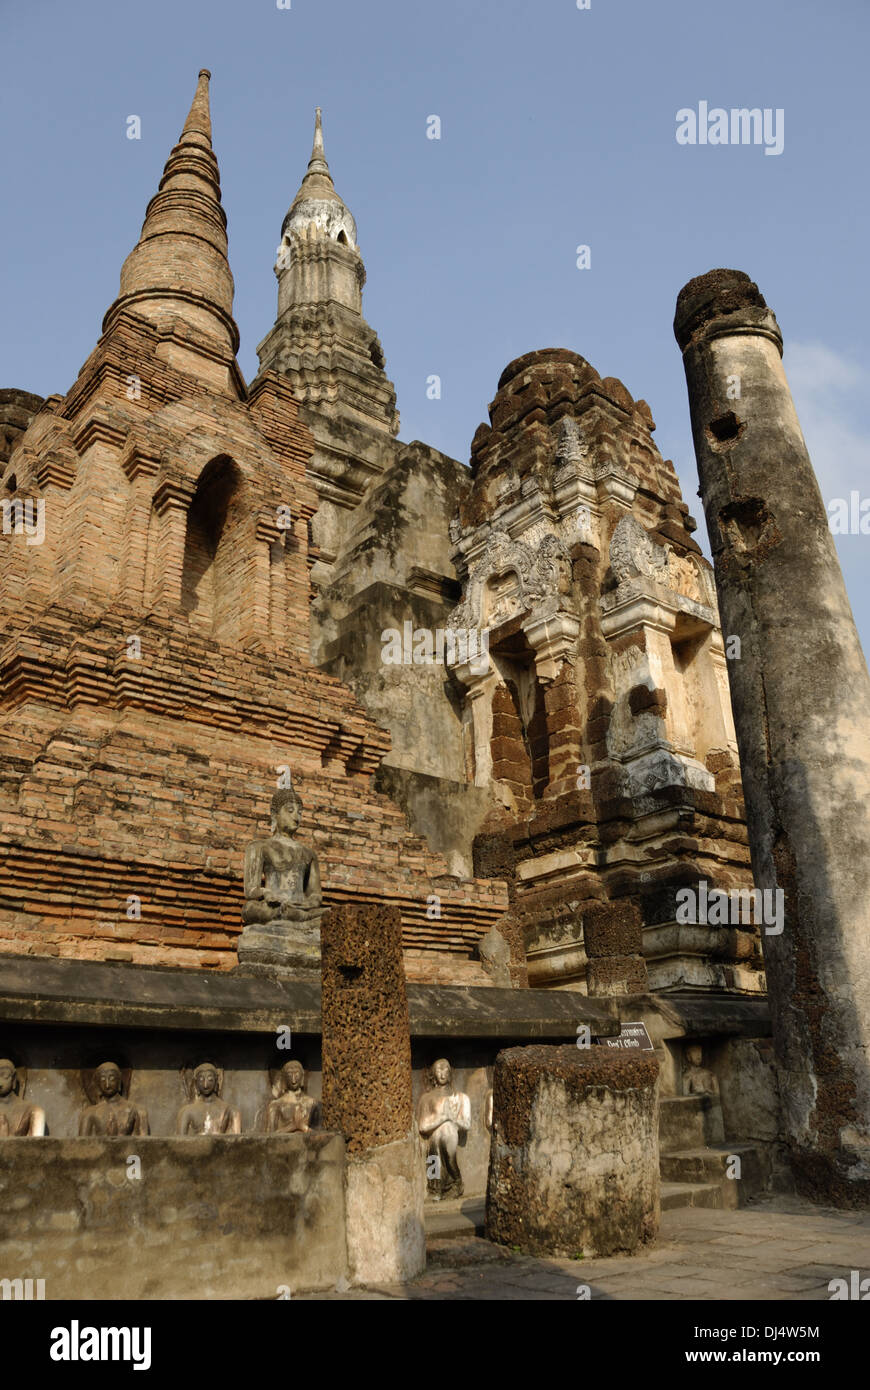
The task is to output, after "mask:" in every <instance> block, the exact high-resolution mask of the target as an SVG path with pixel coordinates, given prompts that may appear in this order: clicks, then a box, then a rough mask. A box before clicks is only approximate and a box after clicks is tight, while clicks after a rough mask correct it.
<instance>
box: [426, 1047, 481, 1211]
mask: <svg viewBox="0 0 870 1390" xmlns="http://www.w3.org/2000/svg"><path fill="white" fill-rule="evenodd" d="M429 1080H430V1083H431V1084H430V1087H429V1090H428V1091H424V1092H423V1094H422V1095H421V1097H420V1099H419V1100H418V1102H417V1128H418V1129H419V1131H420V1134H421V1135H422V1136H423V1138H424V1139H425V1140H426V1141H427V1163H426V1173H427V1186H428V1189H429V1195H430V1197H432V1198H433V1200H434V1201H436V1202H437V1201H441V1200H443V1198H445V1197H461V1196H462V1194H463V1192H464V1191H465V1188H464V1187H463V1184H462V1174H461V1173H460V1171H459V1163H458V1160H457V1157H456V1151H457V1149H458V1148H459V1144H460V1140H461V1139H462V1138H464V1136H465V1135H466V1134H467V1133H468V1131H469V1129H470V1128H471V1101H470V1100H469V1098H468V1096H467V1095H465V1093H464V1092H463V1091H457V1090H455V1089H454V1086H453V1070H452V1068H451V1066H450V1063H449V1062H448V1061H447V1059H446V1058H445V1057H439V1059H438V1061H437V1062H435V1063H434V1064H433V1066H432V1069H431V1071H430V1073H429ZM436 1159H437V1162H435V1163H433V1160H436Z"/></svg>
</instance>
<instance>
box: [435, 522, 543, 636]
mask: <svg viewBox="0 0 870 1390" xmlns="http://www.w3.org/2000/svg"><path fill="white" fill-rule="evenodd" d="M570 583H571V561H570V557H569V555H568V552H567V550H566V549H565V547H564V545H563V544H562V542H561V541H560V540H559V538H558V536H556V535H553V534H552V533H551V534H550V535H547V536H545V537H544V539H543V540H542V541H541V543H540V545H539V546H538V547H537V548H536V549H535V550H533V549H532V548H531V547H530V546H528V545H526V544H524V542H522V541H515V540H512V539H511V537H510V536H509V535H508V534H507V532H506V531H493V532H492V534H491V535H490V537H489V539H488V540H487V542H486V545H485V546H484V548H483V550H482V551H481V553H480V555H479V556H478V557H477V559H476V560H475V561H474V562H473V564H472V565H471V568H470V569H469V573H468V579H467V580H466V586H465V597H464V598H463V600H462V602H461V603H460V604H459V605H458V607H456V608H455V609H454V610H453V612H452V613H451V614H450V618H449V623H450V626H451V627H454V628H456V627H464V628H469V629H470V628H490V629H491V628H495V627H499V626H500V625H501V624H502V623H505V622H507V621H509V620H510V619H511V618H515V617H518V616H520V615H525V614H527V613H529V612H530V611H531V609H532V608H534V607H535V606H536V605H538V604H540V603H541V602H543V601H544V600H545V599H549V598H554V597H557V596H558V595H559V594H564V593H567V592H568V591H569V589H570Z"/></svg>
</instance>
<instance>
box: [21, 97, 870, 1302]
mask: <svg viewBox="0 0 870 1390" xmlns="http://www.w3.org/2000/svg"><path fill="white" fill-rule="evenodd" d="M208 80H209V74H208V73H207V72H205V71H203V72H202V73H200V76H199V80H198V84H197V88H196V94H195V97H194V100H193V105H192V107H191V110H190V114H189V116H188V118H187V121H186V122H185V124H184V128H183V131H182V134H181V136H180V138H179V141H178V144H177V145H176V146H175V148H174V149H173V150H172V152H171V153H170V155H169V159H168V161H167V163H166V167H165V170H164V174H163V178H162V179H161V182H160V186H159V188H158V190H157V192H156V193H155V195H154V197H153V198H152V199H151V201H150V203H149V204H148V207H147V210H146V215H145V221H144V224H143V227H142V231H141V235H140V237H139V240H138V242H137V244H136V246H135V247H134V248H133V250H132V251H131V253H130V255H129V256H128V257H127V260H126V261H125V263H124V265H123V267H122V270H121V284H120V292H119V295H118V298H117V299H116V300H115V302H114V303H113V304H112V305H111V307H110V308H109V310H108V312H107V313H106V315H105V318H104V320H103V327H102V335H101V336H100V338H99V340H98V342H97V344H96V346H95V348H94V350H93V352H92V353H91V355H90V357H89V358H88V360H87V361H86V362H85V364H84V365H83V367H82V368H81V371H80V372H79V375H78V377H77V379H76V380H75V382H74V383H73V385H72V386H71V387H70V389H69V390H68V391H67V393H66V394H65V395H54V396H50V397H49V398H48V399H47V400H42V399H40V398H39V397H36V396H33V395H31V394H29V393H27V392H24V391H19V390H6V391H2V392H0V445H2V448H0V499H2V506H3V520H4V525H3V534H2V538H0V545H2V566H0V614H2V629H0V630H2V637H0V701H2V711H3V719H2V726H0V1059H2V1060H0V1138H2V1141H3V1142H0V1191H2V1192H3V1193H4V1194H7V1195H8V1194H13V1195H14V1197H15V1199H16V1200H15V1201H14V1202H9V1201H4V1202H3V1203H2V1204H0V1211H2V1216H0V1249H2V1248H4V1247H5V1248H6V1249H7V1250H12V1249H14V1250H15V1251H16V1252H17V1255H16V1258H17V1259H18V1260H19V1262H22V1261H23V1265H26V1267H27V1273H28V1275H29V1277H33V1278H44V1279H45V1280H46V1281H47V1287H48V1296H49V1297H59V1298H60V1297H66V1296H70V1295H72V1294H73V1293H75V1294H76V1295H77V1296H81V1293H82V1285H84V1286H85V1290H86V1294H87V1296H89V1297H93V1298H99V1297H145V1298H162V1297H173V1298H185V1297H274V1296H276V1295H275V1290H276V1289H280V1288H291V1289H293V1290H296V1289H297V1288H300V1289H302V1288H310V1289H322V1288H331V1287H333V1285H335V1284H336V1282H337V1281H340V1280H343V1279H350V1280H351V1281H356V1282H362V1283H364V1282H367V1281H375V1280H383V1279H389V1278H407V1277H410V1276H412V1275H413V1274H415V1273H417V1272H418V1271H419V1270H420V1269H421V1268H422V1266H423V1263H424V1261H425V1241H424V1223H425V1219H426V1212H427V1210H429V1209H431V1207H432V1204H433V1203H436V1202H448V1203H449V1202H451V1201H453V1202H459V1201H461V1200H465V1201H467V1200H469V1199H480V1198H482V1197H483V1195H484V1194H485V1193H486V1191H487V1184H488V1179H489V1196H488V1207H487V1229H488V1233H489V1234H490V1236H491V1237H492V1238H493V1239H496V1240H502V1241H503V1242H504V1243H508V1244H513V1243H517V1244H519V1245H520V1246H523V1247H524V1248H528V1249H534V1250H546V1249H556V1248H558V1246H559V1241H560V1236H559V1232H560V1230H561V1231H562V1232H563V1233H565V1234H564V1239H566V1240H567V1239H569V1235H568V1234H567V1232H568V1231H569V1229H570V1242H571V1249H572V1250H573V1249H576V1248H577V1247H578V1246H581V1247H583V1248H584V1249H586V1250H588V1251H589V1252H590V1253H594V1252H599V1253H600V1252H607V1253H611V1252H620V1251H628V1250H632V1249H634V1248H636V1247H637V1246H638V1245H639V1244H641V1243H643V1242H645V1241H650V1240H653V1239H654V1238H655V1233H656V1228H657V1222H658V1213H659V1210H660V1209H661V1208H662V1207H668V1206H670V1207H673V1206H679V1205H684V1204H686V1205H710V1206H728V1205H739V1204H743V1203H745V1202H747V1201H748V1200H749V1199H750V1198H751V1197H752V1196H753V1195H754V1194H756V1193H760V1192H763V1191H765V1190H770V1189H771V1188H778V1189H780V1190H784V1189H788V1187H789V1186H790V1185H792V1184H796V1185H797V1187H798V1189H799V1190H800V1191H803V1192H805V1193H808V1194H810V1195H812V1196H814V1197H820V1198H823V1199H824V1200H828V1201H835V1202H838V1203H840V1204H842V1205H847V1206H848V1205H858V1204H864V1203H866V1202H867V1199H868V1187H870V1072H868V1065H870V1064H868V1044H870V1004H868V986H867V979H868V969H870V967H868V959H870V945H868V940H870V938H868V933H867V930H866V929H865V928H864V927H863V925H862V919H863V916H865V915H866V913H867V910H868V908H867V903H868V901H870V896H868V892H867V891H866V889H867V884H866V883H865V879H866V877H867V873H868V868H867V865H868V862H870V861H868V855H867V846H868V843H870V826H868V824H867V815H868V812H867V809H866V807H867V800H866V788H867V785H868V775H870V744H868V734H867V730H868V727H870V724H868V718H867V716H868V714H870V689H868V677H867V669H866V665H865V663H864V659H863V656H862V654H861V651H860V647H859V645H858V642H857V637H856V635H855V629H854V624H853V622H852V618H851V613H850V611H849V607H848V600H847V599H846V595H845V591H844V589H843V585H842V579H841V577H840V574H839V569H838V566H837V562H836V556H835V554H834V550H833V543H832V541H831V538H830V534H829V532H828V530H827V526H826V521H825V514H824V508H823V506H822V503H821V498H820V497H819V494H818V487H817V485H816V483H815V479H814V477H813V474H812V469H811V466H810V463H809V459H808V458H807V456H806V451H805V447H804V445H803V440H802V437H801V435H800V430H799V427H798V425H797V421H796V417H795V415H794V410H793V407H792V404H791V399H790V396H789V393H788V387H787V384H786V381H785V377H784V375H783V373H782V367H781V363H780V352H781V345H782V340H781V336H780V334H779V329H778V327H777V325H776V320H775V319H774V317H773V315H772V313H771V312H770V310H769V309H768V308H767V306H766V305H765V303H764V300H763V299H762V297H761V295H760V294H759V292H758V290H757V287H756V286H754V285H753V284H752V283H751V282H750V281H749V280H748V278H747V277H746V276H742V275H740V274H739V273H737V272H727V271H721V272H712V273H711V274H710V275H708V276H704V277H701V278H700V279H699V280H697V281H692V282H690V284H689V285H687V286H686V288H685V289H684V291H683V292H682V294H681V296H680V301H679V304H678V311H677V320H676V324H675V328H676V332H677V338H678V342H679V344H680V347H681V348H682V350H683V353H684V356H685V362H686V372H687V379H688V384H689V398H690V405H691V410H692V419H693V426H694V432H695V446H696V451H697V455H698V460H699V467H700V471H701V482H702V495H703V499H704V505H705V511H706V515H707V523H708V528H709V532H710V536H711V541H712V545H713V553H714V558H715V562H716V568H715V576H714V570H713V568H712V567H711V566H710V564H709V563H708V562H707V560H706V559H705V558H704V556H703V555H702V553H701V550H700V547H699V546H698V544H697V542H696V540H695V538H694V535H693V533H694V531H695V530H696V525H695V522H694V521H693V519H692V517H691V516H690V514H689V509H688V507H687V505H686V503H685V502H684V501H683V499H682V495H681V491H680V485H679V482H678V480H677V475H676V472H675V469H674V466H673V464H672V463H671V462H670V461H669V460H666V459H663V458H662V457H661V455H660V453H659V452H658V450H657V449H656V446H655V444H654V442H653V432H654V429H655V425H654V421H653V417H652V414H651V411H650V408H649V406H648V405H647V404H646V402H645V401H643V400H635V399H634V398H633V397H632V396H631V395H630V394H629V392H628V390H627V389H626V387H625V386H624V385H623V384H622V383H621V382H620V381H618V380H616V379H615V378H613V377H604V378H602V377H601V376H599V374H598V372H597V371H596V370H595V369H594V367H592V366H591V365H590V364H589V363H588V362H587V361H585V359H584V358H582V357H581V356H579V355H578V354H577V353H575V352H572V351H569V350H566V349H547V350H543V351H536V352H529V353H527V354H525V355H524V356H522V357H519V358H518V359H516V360H515V361H513V362H511V363H509V364H508V366H507V367H506V368H505V370H504V371H503V372H502V375H501V377H500V379H499V381H498V384H497V388H496V392H495V395H494V398H493V400H492V402H491V404H490V406H489V423H486V424H482V425H481V426H480V427H479V429H478V430H477V433H476V434H475V436H474V439H473V441H472V445H471V466H470V468H469V467H467V466H466V464H465V463H464V462H460V461H457V460H455V459H451V458H448V457H447V456H445V455H444V454H442V453H440V452H439V451H438V450H436V449H434V448H431V447H430V446H428V445H426V444H424V443H421V442H419V441H414V442H412V443H410V444H405V443H402V442H401V441H400V439H399V438H398V434H399V416H398V413H397V410H396V395H395V391H394V388H393V385H392V383H391V382H390V380H389V378H388V376H387V374H386V365H385V359H384V353H383V350H382V348H381V345H380V342H379V340H378V338H377V335H376V334H375V332H374V330H373V329H372V328H371V327H370V326H369V325H368V324H367V323H366V321H365V319H364V318H363V314H362V289H363V285H364V283H365V267H364V264H363V259H362V255H361V252H360V249H359V246H358V243H357V228H356V224H355V222H354V219H353V216H352V215H351V213H350V211H349V209H348V208H347V207H346V205H345V204H344V203H343V201H342V200H341V198H340V197H339V195H338V193H337V192H336V190H335V186H334V184H333V180H332V176H331V173H330V170H329V166H328V164H327V162H326V157H325V153H324V146H323V138H322V129H321V121H320V113H319V112H318V113H317V120H316V128H315V138H314V148H313V151H312V155H311V160H310V162H309V165H308V170H307V172H306V173H305V176H304V178H303V180H302V184H301V187H300V189H299V192H298V193H297V195H296V197H295V198H294V200H293V202H292V204H291V206H290V209H289V211H288V213H287V215H286V217H285V218H284V221H283V224H282V226H281V242H280V247H279V251H278V260H277V264H276V266H275V273H276V275H277V279H278V313H277V318H276V320H275V323H274V325H273V326H272V328H271V329H270V331H269V332H268V334H267V335H266V337H265V338H264V339H263V342H262V343H261V345H260V348H259V357H260V370H259V372H258V374H257V376H256V378H255V380H254V381H253V382H252V383H251V384H250V385H248V384H246V383H245V381H244V380H243V378H242V376H241V373H240V371H239V368H238V366H237V363H236V357H235V354H236V351H237V349H238V345H239V335H238V330H237V328H236V325H235V323H234V321H233V317H232V301H233V279H232V274H231V272H230V267H229V262H228V259H227V238H226V216H225V213H224V210H223V208H222V206H221V199H220V184H219V174H218V164H217V160H216V157H215V155H214V153H213V150H212V142H211V124H210V116H209V104H208ZM735 379H737V380H739V381H740V383H741V386H740V390H739V393H738V395H737V396H736V397H735V395H734V392H733V390H732V386H733V382H734V380H735ZM774 462H775V466H774ZM797 593H800V595H801V603H800V605H799V606H797V605H796V601H795V596H796V594H797ZM717 595H718V596H717ZM720 614H721V616H720ZM786 620H787V621H786ZM796 625H798V626H799V628H800V633H799V635H798V633H797V626H796ZM798 648H800V650H798ZM845 692H848V703H846V702H845V694H844V693H845ZM732 711H733V713H732ZM735 724H736V727H735ZM845 750H848V751H845ZM741 769H742V775H741ZM765 970H766V973H765ZM768 990H769V994H768ZM497 1058H498V1062H497V1060H496V1059H497ZM560 1135H561V1136H562V1138H563V1139H564V1140H565V1143H566V1144H567V1145H568V1148H569V1150H570V1149H572V1146H573V1153H574V1157H573V1159H572V1163H573V1164H574V1168H573V1169H572V1172H574V1177H573V1178H572V1182H576V1183H580V1184H581V1187H582V1184H583V1182H586V1184H587V1186H586V1190H585V1194H584V1199H583V1203H582V1210H580V1209H579V1208H577V1206H576V1203H575V1205H574V1206H573V1207H570V1209H569V1206H567V1205H566V1200H567V1199H566V1196H565V1192H566V1188H565V1183H564V1182H562V1183H561V1186H560V1181H561V1180H560V1179H558V1176H557V1174H556V1173H555V1170H554V1169H553V1168H552V1165H550V1166H549V1167H548V1164H549V1162H550V1161H549V1160H546V1161H545V1158H544V1157H542V1154H544V1155H545V1154H546V1151H547V1143H548V1142H549V1141H550V1140H552V1142H553V1143H556V1142H557V1141H558V1139H559V1136H560ZM566 1136H567V1138H566ZM620 1147H622V1148H623V1149H624V1151H625V1152H631V1153H635V1154H636V1163H635V1165H634V1167H633V1168H632V1171H631V1172H630V1173H628V1174H625V1173H624V1174H623V1176H622V1179H621V1184H622V1185H621V1186H620V1188H619V1192H618V1200H616V1199H613V1188H612V1187H611V1188H610V1189H608V1191H609V1193H610V1198H609V1199H608V1200H607V1201H605V1200H604V1199H605V1196H606V1195H607V1193H606V1192H605V1187H606V1182H607V1177H606V1174H605V1175H604V1176H603V1177H601V1178H600V1183H601V1184H605V1186H600V1185H599V1187H596V1186H595V1182H596V1181H599V1179H594V1180H593V1179H592V1178H591V1177H589V1174H590V1172H592V1170H593V1169H595V1168H596V1162H595V1161H594V1160H596V1156H597V1157H599V1158H600V1156H601V1154H602V1153H605V1152H610V1151H611V1150H613V1149H614V1148H616V1149H619V1148H620ZM735 1160H736V1161H737V1162H736V1168H735ZM137 1164H138V1165H139V1167H140V1168H141V1169H142V1170H144V1171H145V1172H146V1173H147V1177H146V1178H140V1177H139V1176H137V1175H136V1172H135V1169H136V1165H137ZM600 1167H601V1165H600V1164H598V1168H600ZM575 1170H576V1171H575ZM735 1172H737V1173H738V1174H739V1176H737V1177H736V1179H735ZM125 1174H126V1176H125ZM131 1174H132V1176H131ZM584 1174H585V1175H586V1176H585V1177H584V1176H583V1175H584ZM182 1193H184V1200H182V1198H181V1194H182ZM209 1213H210V1214H209ZM209 1222H211V1223H212V1225H213V1227H214V1231H218V1230H224V1232H225V1233H226V1232H230V1233H229V1234H224V1235H223V1236H221V1237H220V1241H221V1252H222V1255H221V1260H220V1261H219V1262H216V1261H215V1259H214V1249H213V1243H212V1242H210V1241H209V1240H204V1239H203V1237H204V1236H208V1235H210V1234H211V1227H210V1226H209V1224H208V1223H209ZM134 1250H135V1259H132V1258H127V1257H129V1256H131V1255H132V1253H133V1251H134Z"/></svg>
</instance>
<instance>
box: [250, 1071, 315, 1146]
mask: <svg viewBox="0 0 870 1390" xmlns="http://www.w3.org/2000/svg"><path fill="white" fill-rule="evenodd" d="M272 1094H273V1096H274V1097H275V1099H274V1100H270V1101H269V1104H268V1105H267V1106H266V1108H265V1110H264V1111H263V1114H262V1116H261V1119H260V1129H261V1131H262V1132H263V1133H264V1134H305V1133H307V1131H308V1130H309V1129H315V1128H316V1127H317V1123H318V1120H319V1110H320V1107H319V1106H318V1104H317V1101H316V1100H315V1099H314V1097H313V1096H309V1095H307V1094H306V1091H305V1069H304V1067H303V1066H302V1063H301V1062H296V1061H294V1060H292V1059H291V1060H290V1061H288V1062H285V1063H284V1065H283V1067H282V1068H281V1070H280V1072H279V1073H278V1078H277V1080H276V1082H275V1085H274V1086H273V1088H272Z"/></svg>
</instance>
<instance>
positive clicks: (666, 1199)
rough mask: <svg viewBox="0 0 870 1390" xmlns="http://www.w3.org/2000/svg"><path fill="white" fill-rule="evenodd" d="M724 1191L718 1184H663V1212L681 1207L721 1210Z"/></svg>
mask: <svg viewBox="0 0 870 1390" xmlns="http://www.w3.org/2000/svg"><path fill="white" fill-rule="evenodd" d="M721 1206H722V1189H721V1187H719V1186H718V1185H717V1184H716V1183H712V1182H701V1183H689V1182H663V1183H662V1211H675V1210H676V1209H677V1208H681V1207H715V1208H717V1209H721Z"/></svg>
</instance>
